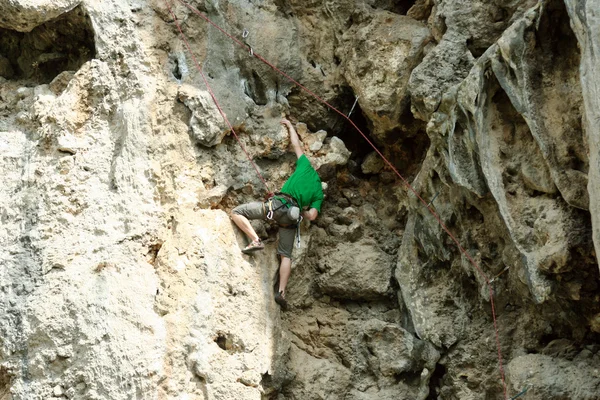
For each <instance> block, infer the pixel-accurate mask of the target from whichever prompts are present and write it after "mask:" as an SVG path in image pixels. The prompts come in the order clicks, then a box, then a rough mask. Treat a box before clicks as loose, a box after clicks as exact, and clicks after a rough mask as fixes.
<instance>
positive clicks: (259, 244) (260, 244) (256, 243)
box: [242, 239, 265, 254]
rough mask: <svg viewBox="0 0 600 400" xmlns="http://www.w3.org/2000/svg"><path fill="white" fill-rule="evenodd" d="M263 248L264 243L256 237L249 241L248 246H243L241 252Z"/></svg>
mask: <svg viewBox="0 0 600 400" xmlns="http://www.w3.org/2000/svg"><path fill="white" fill-rule="evenodd" d="M264 248H265V245H264V244H263V242H262V241H261V240H260V239H258V240H255V241H253V242H252V243H250V244H249V245H248V246H246V247H244V249H243V250H242V253H244V254H250V253H254V252H255V251H258V250H262V249H264Z"/></svg>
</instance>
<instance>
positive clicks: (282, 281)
mask: <svg viewBox="0 0 600 400" xmlns="http://www.w3.org/2000/svg"><path fill="white" fill-rule="evenodd" d="M291 273H292V260H291V259H290V258H288V257H284V256H281V264H280V265H279V291H280V292H281V296H282V297H283V298H285V287H286V286H287V283H288V279H290V274H291Z"/></svg>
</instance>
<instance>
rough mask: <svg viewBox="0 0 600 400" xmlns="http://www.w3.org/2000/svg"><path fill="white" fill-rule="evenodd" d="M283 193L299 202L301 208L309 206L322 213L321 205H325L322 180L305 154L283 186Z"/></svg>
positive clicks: (299, 159)
mask: <svg viewBox="0 0 600 400" xmlns="http://www.w3.org/2000/svg"><path fill="white" fill-rule="evenodd" d="M281 192H282V193H286V194H289V195H290V196H292V197H294V198H295V199H296V200H298V203H299V206H300V208H303V207H307V206H308V207H309V208H316V209H317V211H318V212H321V203H323V189H322V188H321V178H319V175H317V171H315V169H314V168H313V167H312V165H310V161H308V158H306V156H305V155H304V154H302V155H301V156H300V158H298V161H296V171H294V173H293V174H292V176H290V177H289V178H288V180H287V181H286V182H285V183H284V184H283V187H282V188H281Z"/></svg>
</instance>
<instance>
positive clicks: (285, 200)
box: [263, 192, 303, 249]
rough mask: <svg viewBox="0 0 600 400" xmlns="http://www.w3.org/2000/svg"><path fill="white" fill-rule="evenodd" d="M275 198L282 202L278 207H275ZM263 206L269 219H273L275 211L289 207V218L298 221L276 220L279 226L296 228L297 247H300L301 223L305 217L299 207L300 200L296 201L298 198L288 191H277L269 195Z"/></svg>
mask: <svg viewBox="0 0 600 400" xmlns="http://www.w3.org/2000/svg"><path fill="white" fill-rule="evenodd" d="M273 200H279V201H280V202H281V204H280V205H279V206H278V207H276V208H273ZM263 206H264V207H265V215H266V217H267V219H268V220H269V221H273V217H274V215H275V211H278V210H280V209H281V208H283V207H286V208H287V216H288V218H289V219H291V220H292V221H296V222H294V223H292V224H289V225H285V224H281V223H280V222H279V221H275V222H277V225H279V227H281V228H289V227H292V226H293V227H295V228H296V248H298V249H299V248H300V223H301V222H302V219H303V218H302V214H301V213H300V207H298V202H297V201H296V199H294V198H293V197H292V196H290V195H288V194H286V193H281V192H277V193H275V194H274V195H273V196H271V197H269V199H267V201H266V202H265V203H264V205H263Z"/></svg>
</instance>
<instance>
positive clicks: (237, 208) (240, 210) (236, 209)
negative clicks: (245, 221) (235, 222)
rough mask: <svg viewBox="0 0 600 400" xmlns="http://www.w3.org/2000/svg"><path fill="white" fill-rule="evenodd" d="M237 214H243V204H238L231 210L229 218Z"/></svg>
mask: <svg viewBox="0 0 600 400" xmlns="http://www.w3.org/2000/svg"><path fill="white" fill-rule="evenodd" d="M236 215H242V206H237V207H236V208H234V209H233V210H231V211H230V212H229V218H233V217H235V216H236Z"/></svg>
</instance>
